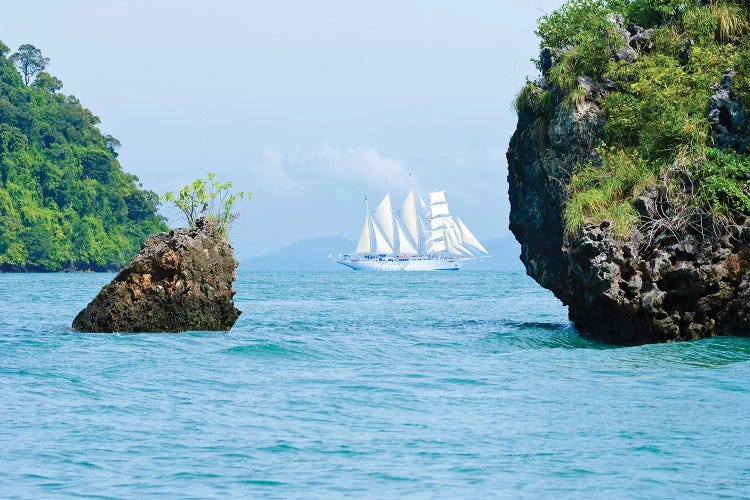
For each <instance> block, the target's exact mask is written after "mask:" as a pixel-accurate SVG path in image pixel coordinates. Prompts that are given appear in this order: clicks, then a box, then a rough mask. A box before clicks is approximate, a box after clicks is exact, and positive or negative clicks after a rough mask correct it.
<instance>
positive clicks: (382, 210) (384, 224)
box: [374, 193, 396, 253]
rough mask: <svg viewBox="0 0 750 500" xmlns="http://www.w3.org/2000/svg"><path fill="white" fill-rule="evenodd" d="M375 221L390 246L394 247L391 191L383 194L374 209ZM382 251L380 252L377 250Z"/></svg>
mask: <svg viewBox="0 0 750 500" xmlns="http://www.w3.org/2000/svg"><path fill="white" fill-rule="evenodd" d="M374 218H375V221H376V222H377V223H378V225H379V226H380V228H381V229H382V230H383V235H384V236H385V237H386V239H387V240H388V244H389V245H390V246H391V248H395V247H396V226H395V224H394V222H393V205H392V204H391V193H388V194H386V195H385V198H383V201H381V202H380V205H378V207H377V208H376V209H375V217H374ZM378 253H382V252H378Z"/></svg>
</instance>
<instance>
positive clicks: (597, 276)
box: [507, 17, 750, 345]
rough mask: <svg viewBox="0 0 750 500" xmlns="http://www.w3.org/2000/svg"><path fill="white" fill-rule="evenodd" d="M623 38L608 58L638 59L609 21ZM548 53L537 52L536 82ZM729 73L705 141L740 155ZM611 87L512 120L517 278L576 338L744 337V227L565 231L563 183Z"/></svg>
mask: <svg viewBox="0 0 750 500" xmlns="http://www.w3.org/2000/svg"><path fill="white" fill-rule="evenodd" d="M610 21H611V22H613V23H614V24H615V25H616V26H617V28H618V29H619V30H620V32H621V33H622V36H623V40H624V45H623V48H622V49H620V50H618V51H616V52H615V53H613V54H612V58H613V59H617V60H621V61H624V62H625V63H630V62H632V61H634V60H636V59H637V53H636V56H635V57H633V53H634V52H635V49H638V50H648V48H649V46H650V43H651V42H650V37H651V33H650V31H649V30H644V29H643V28H640V27H638V26H629V27H627V28H625V27H624V26H623V21H622V18H621V17H615V18H612V19H611V20H610ZM559 57H560V50H559V49H545V50H543V51H542V54H541V57H540V62H541V64H540V66H541V68H542V71H543V74H546V73H547V72H548V71H549V70H550V69H551V68H552V67H553V66H554V65H555V64H556V63H557V61H558V59H559ZM733 78H734V74H733V72H728V73H727V74H725V75H724V77H723V78H722V80H721V82H718V83H717V85H716V87H715V94H714V95H713V96H712V97H711V102H710V103H708V104H709V120H710V121H711V122H712V135H713V137H714V142H715V144H717V145H718V146H720V147H722V148H733V149H735V150H737V151H740V152H744V151H746V150H747V144H748V134H747V124H746V118H745V108H744V106H743V105H742V103H740V102H738V101H737V100H735V98H734V94H733V92H732V84H733ZM610 85H612V82H606V81H603V82H596V81H592V80H591V79H589V78H586V77H579V78H578V87H579V88H582V89H583V90H584V93H585V99H580V100H577V101H575V102H572V103H568V104H567V105H564V104H563V100H564V96H562V95H559V93H555V94H554V97H553V102H552V105H551V108H552V110H551V111H548V112H546V113H547V114H546V115H545V116H544V117H542V118H543V119H542V120H540V116H538V115H537V114H535V111H534V110H533V109H531V108H530V107H529V106H526V107H524V108H523V109H521V110H520V111H519V119H518V127H517V130H516V132H515V134H514V135H513V138H512V139H511V142H510V148H509V150H508V153H507V158H508V166H509V171H508V182H509V196H510V203H511V212H510V229H511V231H512V232H513V233H514V235H515V236H516V239H517V240H518V241H519V243H521V260H522V261H523V263H524V265H525V266H526V271H527V273H528V274H529V276H531V277H532V278H534V279H535V280H536V281H537V282H538V283H539V284H541V285H542V286H543V287H545V288H547V289H549V290H551V291H552V292H553V293H554V294H555V296H556V297H557V298H559V299H560V300H561V301H562V302H563V303H564V304H565V305H567V306H568V308H569V316H570V319H571V321H573V322H574V324H575V325H576V327H577V328H579V329H580V330H582V331H584V332H587V333H589V334H590V335H592V336H593V337H596V338H599V339H602V340H605V341H607V342H611V343H616V344H621V345H636V344H643V343H653V342H667V341H676V340H692V339H698V338H702V337H711V336H717V335H744V336H748V335H750V220H746V221H745V223H744V224H743V223H741V224H740V225H739V226H738V227H737V228H735V229H733V230H731V231H729V232H727V233H726V234H725V235H716V236H715V237H701V236H699V235H695V234H681V235H676V234H669V232H664V233H661V234H656V235H655V234H654V233H648V232H646V231H641V230H640V229H639V228H633V230H632V231H631V234H630V238H629V239H626V240H625V241H623V240H622V239H621V238H617V237H615V236H614V234H613V231H612V228H611V227H610V226H609V224H608V223H604V224H602V225H600V226H592V225H588V226H585V227H584V228H583V230H582V231H580V232H579V233H578V234H575V235H569V234H566V232H565V230H564V221H563V218H562V212H563V209H564V206H565V201H566V196H567V193H566V182H567V180H568V179H570V176H571V174H572V172H573V169H574V167H575V166H576V165H577V164H579V163H582V162H586V161H589V160H592V159H594V158H595V157H596V146H597V144H598V143H599V141H600V139H601V138H602V135H603V126H604V124H605V123H606V115H605V113H604V112H603V110H602V108H601V104H600V103H601V102H602V101H603V98H604V97H605V96H606V95H607V93H608V92H610V91H611V90H612V89H611V87H610ZM635 208H636V210H638V211H639V212H640V215H641V217H642V220H657V219H658V218H659V217H662V216H663V215H664V214H665V213H668V212H669V211H670V210H671V209H672V208H673V207H670V201H669V199H668V197H665V196H664V192H663V189H661V188H660V187H659V186H650V187H647V188H646V189H645V190H644V191H643V193H642V194H641V196H640V197H639V199H638V200H637V203H636V206H635Z"/></svg>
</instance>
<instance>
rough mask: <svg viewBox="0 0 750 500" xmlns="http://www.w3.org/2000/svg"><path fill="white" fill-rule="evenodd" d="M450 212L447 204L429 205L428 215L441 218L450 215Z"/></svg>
mask: <svg viewBox="0 0 750 500" xmlns="http://www.w3.org/2000/svg"><path fill="white" fill-rule="evenodd" d="M450 214H451V213H450V210H448V204H447V203H440V204H438V205H430V215H431V216H432V217H433V218H435V217H443V216H445V215H450Z"/></svg>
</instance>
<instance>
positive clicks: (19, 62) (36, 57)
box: [10, 43, 49, 85]
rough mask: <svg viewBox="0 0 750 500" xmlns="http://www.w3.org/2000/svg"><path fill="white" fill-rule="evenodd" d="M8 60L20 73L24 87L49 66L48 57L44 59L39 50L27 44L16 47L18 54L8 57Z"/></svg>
mask: <svg viewBox="0 0 750 500" xmlns="http://www.w3.org/2000/svg"><path fill="white" fill-rule="evenodd" d="M10 60H11V61H13V64H15V65H16V67H17V68H18V71H20V72H21V76H23V82H24V83H25V84H26V85H28V84H29V83H30V82H31V80H32V79H33V78H34V77H35V76H36V75H37V74H38V73H39V72H40V71H42V70H44V68H46V67H47V65H48V64H49V57H44V56H43V55H42V51H41V50H39V49H37V48H36V47H34V46H33V45H31V44H29V43H25V44H23V45H21V46H20V47H18V52H16V53H15V54H13V55H12V56H10Z"/></svg>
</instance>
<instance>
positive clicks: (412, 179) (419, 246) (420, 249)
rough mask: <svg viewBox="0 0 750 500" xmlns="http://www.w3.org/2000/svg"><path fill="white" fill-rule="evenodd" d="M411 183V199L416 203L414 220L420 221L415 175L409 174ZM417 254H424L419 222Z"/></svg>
mask: <svg viewBox="0 0 750 500" xmlns="http://www.w3.org/2000/svg"><path fill="white" fill-rule="evenodd" d="M409 185H410V186H411V193H410V195H411V199H412V202H413V203H412V204H413V205H414V220H415V221H419V217H418V216H417V197H416V195H415V194H414V177H413V176H412V175H411V174H409ZM416 236H417V255H422V243H421V242H420V240H421V238H420V237H419V222H417V235H416Z"/></svg>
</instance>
